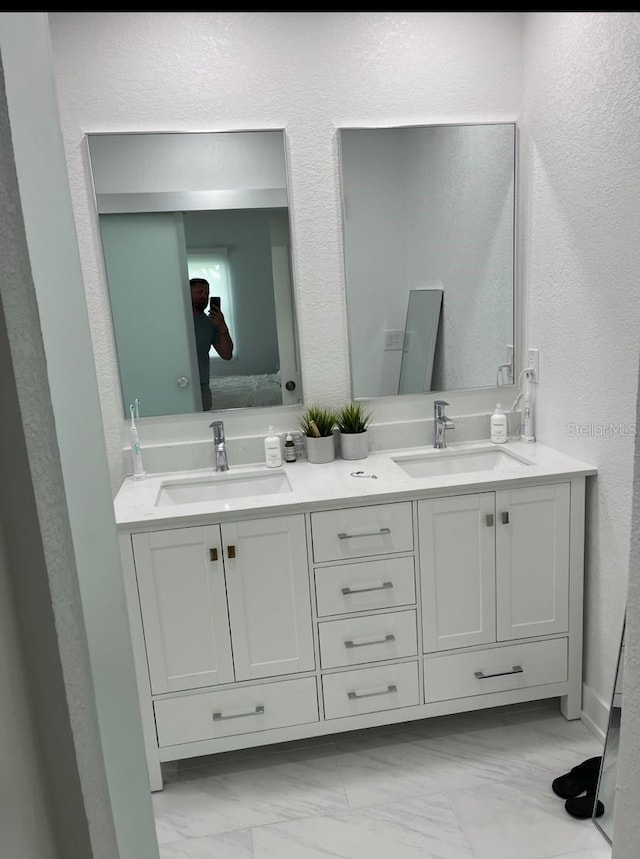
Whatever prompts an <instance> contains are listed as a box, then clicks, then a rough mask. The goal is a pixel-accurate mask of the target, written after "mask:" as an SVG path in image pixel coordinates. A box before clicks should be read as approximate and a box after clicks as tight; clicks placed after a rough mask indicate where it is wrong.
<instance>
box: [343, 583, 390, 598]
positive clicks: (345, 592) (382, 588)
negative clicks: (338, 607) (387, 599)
mask: <svg viewBox="0 0 640 859" xmlns="http://www.w3.org/2000/svg"><path fill="white" fill-rule="evenodd" d="M390 588H393V582H383V583H382V584H381V585H376V586H375V587H372V588H341V589H340V590H341V591H342V593H343V595H344V596H345V597H348V596H351V594H368V593H369V592H370V591H388V590H389V589H390Z"/></svg>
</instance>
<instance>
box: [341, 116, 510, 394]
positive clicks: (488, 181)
mask: <svg viewBox="0 0 640 859" xmlns="http://www.w3.org/2000/svg"><path fill="white" fill-rule="evenodd" d="M340 163H341V183H342V203H343V228H344V250H345V276H346V288H347V313H348V323H349V341H350V358H351V376H352V389H353V390H352V393H353V397H354V398H356V399H357V398H364V397H380V396H388V395H392V394H397V393H409V391H405V390H403V385H404V383H403V382H402V380H401V376H402V363H403V359H404V357H405V353H404V347H405V346H406V345H407V344H406V335H407V332H409V345H410V347H411V350H412V355H411V357H412V359H413V360H415V361H416V363H417V361H418V356H417V354H416V353H417V352H418V350H419V349H424V354H422V355H421V356H420V365H421V366H422V365H424V366H425V367H428V365H429V362H430V352H431V350H432V348H433V344H432V342H431V335H432V325H433V321H431V322H430V323H429V324H430V328H429V330H427V329H424V328H423V329H422V330H421V329H420V327H419V325H418V321H417V320H414V318H413V310H414V307H415V308H416V311H417V310H418V307H419V305H417V304H415V303H414V304H412V301H411V298H412V293H415V292H417V291H423V290H433V291H440V292H441V294H442V299H441V312H440V317H439V320H440V321H439V325H438V328H437V342H436V344H435V352H434V356H433V367H432V374H431V376H432V378H431V386H430V389H431V390H434V391H449V390H458V389H463V388H465V389H466V388H481V387H489V386H494V385H496V384H502V383H503V382H504V383H506V384H511V383H512V382H513V377H512V375H507V374H503V373H502V372H499V368H500V367H501V366H503V365H504V364H505V361H506V360H507V354H508V352H507V349H508V347H513V345H514V236H515V230H514V211H515V125H514V124H513V123H494V124H488V125H447V126H445V125H443V126H419V127H404V128H349V129H341V130H340ZM414 302H415V296H414ZM407 320H409V326H408V327H407ZM425 390H426V389H425ZM411 392H413V391H411Z"/></svg>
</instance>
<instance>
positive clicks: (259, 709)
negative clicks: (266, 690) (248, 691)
mask: <svg viewBox="0 0 640 859" xmlns="http://www.w3.org/2000/svg"><path fill="white" fill-rule="evenodd" d="M263 714H264V707H263V706H262V705H261V704H260V705H258V706H257V707H256V708H255V710H249V712H248V713H229V715H228V716H223V715H222V713H213V721H214V722H224V721H225V719H243V718H244V717H245V716H262V715H263Z"/></svg>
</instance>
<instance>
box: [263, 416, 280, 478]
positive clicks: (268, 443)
mask: <svg viewBox="0 0 640 859" xmlns="http://www.w3.org/2000/svg"><path fill="white" fill-rule="evenodd" d="M264 459H265V462H266V463H267V468H277V467H278V466H279V465H282V450H281V448H280V436H278V435H276V434H275V433H274V431H273V427H272V426H270V427H269V435H268V436H267V437H266V438H265V440H264Z"/></svg>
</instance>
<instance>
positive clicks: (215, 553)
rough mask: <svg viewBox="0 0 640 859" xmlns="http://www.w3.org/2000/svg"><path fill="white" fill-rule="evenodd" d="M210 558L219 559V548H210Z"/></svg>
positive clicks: (212, 559)
mask: <svg viewBox="0 0 640 859" xmlns="http://www.w3.org/2000/svg"><path fill="white" fill-rule="evenodd" d="M209 560H210V561H217V560H218V550H217V549H209Z"/></svg>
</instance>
